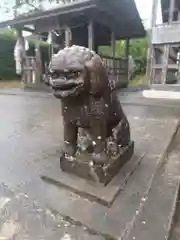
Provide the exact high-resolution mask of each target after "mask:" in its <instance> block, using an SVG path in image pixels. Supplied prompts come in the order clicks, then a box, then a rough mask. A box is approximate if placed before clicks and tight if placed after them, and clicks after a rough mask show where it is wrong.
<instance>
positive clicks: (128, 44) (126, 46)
mask: <svg viewBox="0 0 180 240" xmlns="http://www.w3.org/2000/svg"><path fill="white" fill-rule="evenodd" d="M129 47H130V40H129V39H127V40H126V41H125V48H124V57H125V58H126V60H127V68H126V70H127V76H128V80H129V76H130V74H129Z"/></svg>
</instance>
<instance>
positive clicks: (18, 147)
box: [0, 90, 180, 240]
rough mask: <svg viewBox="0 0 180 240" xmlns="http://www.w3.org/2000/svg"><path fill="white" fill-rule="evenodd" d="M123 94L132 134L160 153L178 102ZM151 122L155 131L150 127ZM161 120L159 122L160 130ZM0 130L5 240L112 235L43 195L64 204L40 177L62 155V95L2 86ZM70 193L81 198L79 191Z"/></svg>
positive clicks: (0, 232) (179, 112)
mask: <svg viewBox="0 0 180 240" xmlns="http://www.w3.org/2000/svg"><path fill="white" fill-rule="evenodd" d="M120 99H121V100H122V102H124V104H123V107H124V109H125V111H126V113H127V116H128V119H129V121H130V123H131V127H132V136H133V138H136V136H138V135H142V136H143V138H142V139H141V142H140V143H139V146H141V147H142V148H143V149H144V151H147V150H148V149H150V146H151V151H152V154H154V155H156V156H157V154H160V153H157V150H158V149H160V147H159V146H158V145H157V143H158V142H159V143H162V147H163V146H164V145H163V141H165V140H167V138H168V136H169V134H168V132H169V131H170V132H172V131H173V126H174V124H176V123H177V120H178V118H179V116H180V108H179V106H178V103H176V104H173V103H172V102H164V101H163V102H158V103H156V102H152V101H149V102H147V101H146V102H143V99H142V98H141V96H140V95H138V93H133V94H130V93H126V94H120ZM148 105H150V106H148ZM160 105H161V107H160ZM149 123H151V126H152V129H151V131H150V130H148V131H147V126H150V125H149ZM138 126H139V127H138ZM156 126H160V127H159V130H157V129H155V127H156ZM149 131H150V132H149ZM0 132H1V135H0V163H1V168H0V213H1V214H0V240H1V239H18V240H19V239H23V240H26V239H32V240H36V239H37V240H40V239H43V240H45V239H53V240H56V239H57V240H59V239H64V240H68V239H83V240H86V239H87V240H89V239H90V240H91V239H92V240H96V239H98V240H101V239H108V236H105V235H103V234H100V235H99V234H98V231H94V229H91V228H87V227H86V224H84V225H82V224H78V223H77V222H75V223H74V222H73V221H72V219H64V218H63V217H62V216H61V215H59V214H58V213H57V212H55V211H53V210H52V208H51V206H48V204H47V202H45V201H42V199H43V198H44V199H46V198H47V197H48V198H53V199H55V201H56V203H59V204H60V203H61V202H63V199H62V198H63V196H64V193H63V192H62V193H61V194H60V193H59V190H57V189H56V188H55V187H50V186H48V185H45V184H44V182H43V181H42V180H41V179H40V175H41V173H42V172H43V171H44V170H45V169H48V167H50V166H51V165H52V163H51V162H49V161H50V159H53V158H56V157H58V154H59V150H60V145H61V143H62V132H63V129H62V118H61V112H60V102H59V101H58V100H56V99H54V98H53V97H52V95H51V94H49V93H42V92H41V93H39V92H36V93H33V92H28V93H24V92H22V91H21V90H14V92H13V91H11V92H7V91H6V92H5V91H3V92H0ZM150 135H151V136H153V138H152V137H151V136H150ZM153 142H154V143H155V144H154V145H153ZM160 145H161V144H160ZM158 151H159V150H158ZM146 164H150V163H148V162H147V163H146ZM151 164H154V167H155V165H156V161H154V162H151ZM145 166H146V167H147V166H148V165H144V167H145ZM149 166H150V165H149ZM151 167H153V165H151ZM142 177H143V176H142ZM144 177H146V176H144ZM134 191H136V188H135V189H134ZM43 194H44V196H43ZM128 194H129V193H128ZM71 198H72V199H71V201H76V199H75V198H76V197H75V196H74V195H72V196H71ZM63 204H65V203H63ZM64 207H68V206H65V205H64ZM120 227H123V226H120Z"/></svg>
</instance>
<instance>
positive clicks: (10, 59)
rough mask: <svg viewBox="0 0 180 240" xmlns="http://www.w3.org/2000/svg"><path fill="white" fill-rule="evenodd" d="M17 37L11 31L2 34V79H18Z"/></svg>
mask: <svg viewBox="0 0 180 240" xmlns="http://www.w3.org/2000/svg"><path fill="white" fill-rule="evenodd" d="M15 43H16V39H15V36H14V35H13V33H12V32H11V31H10V30H9V31H4V32H3V31H1V32H0V79H14V78H15V77H16V71H15V62H14V56H13V52H14V46H15Z"/></svg>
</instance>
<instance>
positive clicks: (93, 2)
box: [0, 0, 146, 39]
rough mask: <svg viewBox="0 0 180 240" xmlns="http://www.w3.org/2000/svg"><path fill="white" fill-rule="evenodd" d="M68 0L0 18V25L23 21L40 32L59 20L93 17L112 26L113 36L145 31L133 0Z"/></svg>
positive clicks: (137, 34)
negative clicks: (9, 18) (44, 9)
mask: <svg viewBox="0 0 180 240" xmlns="http://www.w3.org/2000/svg"><path fill="white" fill-rule="evenodd" d="M69 2H70V3H67V4H61V5H58V7H56V8H52V9H49V10H46V11H37V12H33V13H30V14H27V15H22V16H19V17H17V18H15V19H12V20H8V21H4V22H0V28H5V27H8V26H11V27H14V28H20V29H24V30H28V28H26V26H27V25H34V27H35V31H37V32H40V31H42V32H44V31H45V30H47V31H49V30H50V28H52V27H54V28H57V27H61V25H62V24H63V25H66V24H67V25H68V26H69V25H70V26H71V25H72V23H74V24H75V23H76V24H78V23H82V22H86V21H88V20H89V19H93V20H94V21H96V22H98V23H100V24H102V25H104V26H106V27H108V28H110V29H112V30H113V31H114V32H115V34H116V39H127V38H129V39H130V38H140V37H144V36H145V34H146V33H145V30H144V26H143V23H142V21H141V19H140V16H139V13H138V10H137V8H136V4H135V2H134V0H111V1H109V0H74V1H69ZM40 26H41V27H40ZM41 28H42V29H41ZM43 28H44V29H43ZM29 30H30V29H29ZM54 30H55V29H54ZM32 31H33V30H32Z"/></svg>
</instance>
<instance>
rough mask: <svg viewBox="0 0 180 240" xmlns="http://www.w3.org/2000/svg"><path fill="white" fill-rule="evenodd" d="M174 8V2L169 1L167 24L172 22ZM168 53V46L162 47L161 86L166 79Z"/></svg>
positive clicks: (172, 0) (173, 0)
mask: <svg viewBox="0 0 180 240" xmlns="http://www.w3.org/2000/svg"><path fill="white" fill-rule="evenodd" d="M174 8H175V0H170V6H169V19H168V23H169V24H171V23H172V22H173V16H174ZM169 52H170V45H169V44H166V45H164V56H163V67H162V76H161V77H162V78H161V82H162V83H163V84H166V79H167V72H168V62H169Z"/></svg>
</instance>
